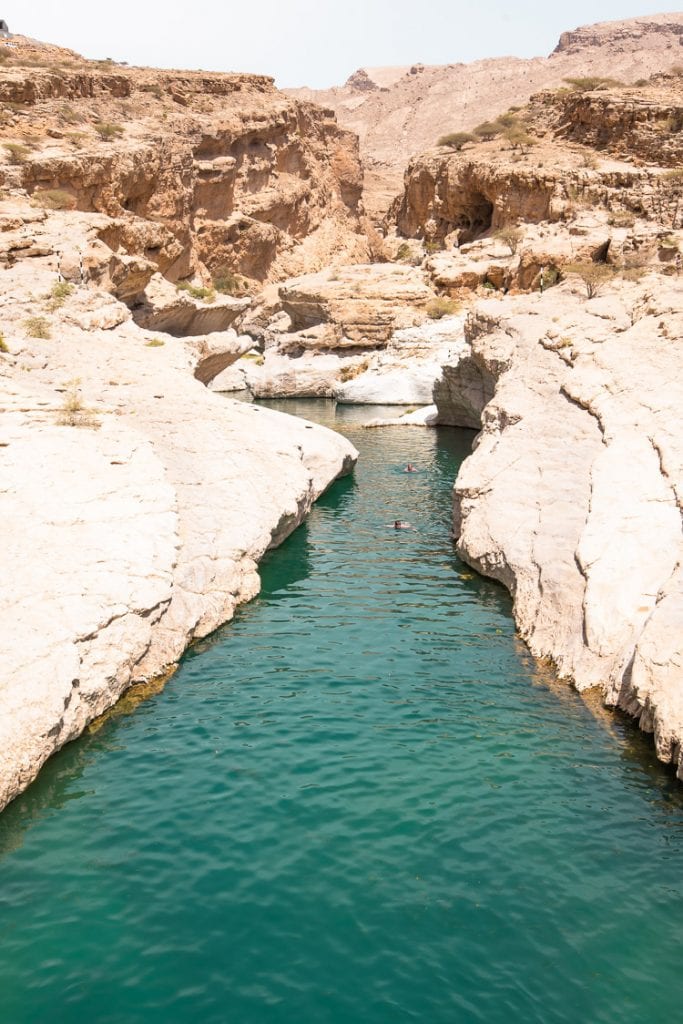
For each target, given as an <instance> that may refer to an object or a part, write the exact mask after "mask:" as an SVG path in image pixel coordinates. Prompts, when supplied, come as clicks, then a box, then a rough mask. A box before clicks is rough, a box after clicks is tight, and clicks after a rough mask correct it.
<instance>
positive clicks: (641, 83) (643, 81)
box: [633, 78, 650, 89]
mask: <svg viewBox="0 0 683 1024" xmlns="http://www.w3.org/2000/svg"><path fill="white" fill-rule="evenodd" d="M633 84H634V85H635V87H636V89H644V88H645V86H646V85H649V84H650V80H649V78H637V79H636V80H635V82H634V83H633Z"/></svg>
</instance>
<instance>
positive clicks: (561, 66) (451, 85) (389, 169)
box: [286, 13, 683, 216]
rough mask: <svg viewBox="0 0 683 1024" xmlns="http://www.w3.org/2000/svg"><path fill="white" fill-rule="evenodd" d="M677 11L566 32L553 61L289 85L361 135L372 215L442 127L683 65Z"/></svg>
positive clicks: (496, 62)
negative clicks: (572, 84) (573, 80)
mask: <svg viewBox="0 0 683 1024" xmlns="http://www.w3.org/2000/svg"><path fill="white" fill-rule="evenodd" d="M681 44H683V14H681V13H674V14H657V15H651V16H649V17H643V18H635V19H632V20H629V21H614V22H605V23H602V24H598V25H590V26H587V27H584V28H579V29H576V30H575V31H573V32H565V33H563V35H562V36H561V38H560V41H559V43H558V45H557V47H556V49H555V50H554V51H553V53H551V54H550V56H549V57H536V58H533V59H529V60H522V59H519V58H516V57H500V58H495V59H491V60H478V61H475V62H474V63H472V64H447V65H445V66H426V65H422V64H415V65H413V66H412V67H409V66H405V67H391V68H360V69H359V70H358V71H356V72H355V73H354V74H353V75H351V77H350V78H349V79H348V81H347V82H346V83H345V84H344V85H343V86H340V87H336V88H333V89H306V88H304V89H289V90H286V91H287V92H288V93H289V95H290V96H294V97H297V98H299V99H308V100H313V101H314V102H316V103H320V104H322V105H323V106H326V107H331V108H332V109H333V110H334V111H335V112H336V114H337V118H338V120H339V122H340V123H341V124H342V125H343V126H344V127H345V128H350V129H351V130H352V131H355V132H357V134H358V136H359V138H360V143H361V153H362V155H363V158H364V161H365V165H366V189H365V203H366V207H367V209H368V211H369V212H370V213H371V214H373V215H375V216H377V215H380V214H381V213H383V212H384V211H385V210H386V209H387V207H388V205H389V202H390V200H391V199H392V198H393V196H394V195H396V193H397V192H398V191H399V190H400V188H401V182H402V176H403V171H404V169H405V167H406V164H407V163H408V160H409V159H410V157H411V156H414V155H415V154H416V153H419V152H421V151H423V150H425V149H427V148H429V147H430V146H433V145H434V143H435V142H436V139H437V138H438V137H439V136H440V135H443V134H444V133H446V132H452V131H460V130H467V129H471V128H473V127H474V126H475V125H477V124H479V123H480V122H482V121H485V120H488V119H489V118H491V117H494V116H496V115H497V114H499V113H501V112H502V111H503V110H506V109H507V108H508V107H510V106H512V105H521V104H524V103H526V102H527V100H528V99H529V97H530V96H531V95H532V94H533V93H535V92H538V91H539V90H541V89H546V88H551V87H553V86H559V85H561V84H562V83H563V80H564V79H565V78H567V77H573V76H584V75H597V76H603V77H611V78H619V79H623V80H624V81H625V82H634V81H636V80H638V79H639V78H647V77H649V76H650V75H651V74H653V73H654V72H657V71H663V70H667V69H669V68H670V67H672V66H673V65H676V64H679V63H680V64H682V65H683V45H681Z"/></svg>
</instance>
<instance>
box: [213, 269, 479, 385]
mask: <svg viewBox="0 0 683 1024" xmlns="http://www.w3.org/2000/svg"><path fill="white" fill-rule="evenodd" d="M435 300H436V295H435V293H434V291H433V290H432V289H431V288H430V287H429V285H428V283H427V281H426V276H425V274H424V273H423V272H422V271H421V270H419V269H417V268H415V267H407V266H402V265H395V264H387V263H382V264H375V265H367V266H363V265H361V266H354V267H334V268H332V269H331V270H329V271H326V272H324V273H320V274H314V275H308V276H306V277H301V278H296V279H294V280H292V281H286V282H284V283H283V284H282V285H280V287H279V289H278V297H277V300H276V301H274V303H273V304H272V305H271V306H269V307H265V306H264V307H263V308H262V309H260V310H255V311H253V312H252V313H251V314H247V316H246V317H244V318H243V319H242V321H241V330H243V331H245V332H246V333H247V334H251V336H252V337H253V338H254V340H255V342H257V343H258V344H259V346H260V348H261V349H262V352H261V353H257V352H250V353H247V354H246V355H245V357H244V358H243V359H241V360H240V361H239V362H237V363H235V364H234V366H232V367H230V368H229V369H228V370H226V372H225V373H223V374H221V375H220V377H218V378H217V379H216V381H215V382H214V384H213V385H212V386H213V387H215V388H216V389H217V390H224V391H240V390H248V391H250V392H251V393H252V394H253V395H255V396H256V397H259V398H282V397H291V396H293V395H296V396H299V397H318V398H323V397H324V398H336V399H337V400H338V401H340V402H347V403H359V404H373V403H378V404H387V405H415V404H417V405H425V404H428V403H430V402H431V399H432V389H433V386H434V381H435V380H436V378H437V377H438V376H439V375H440V372H441V363H442V362H443V361H446V360H448V359H450V358H451V357H452V356H454V354H455V353H456V351H458V346H459V345H460V344H461V342H462V323H463V320H462V318H460V319H459V320H458V319H455V318H453V317H449V318H448V319H447V320H443V321H434V320H431V319H429V317H428V313H427V310H428V309H429V308H430V307H431V304H432V303H434V301H435Z"/></svg>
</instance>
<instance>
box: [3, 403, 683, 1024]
mask: <svg viewBox="0 0 683 1024" xmlns="http://www.w3.org/2000/svg"><path fill="white" fill-rule="evenodd" d="M286 408H287V409H291V410H293V411H297V410H298V411H300V412H302V413H305V414H308V415H309V416H311V417H316V418H321V419H327V420H328V421H329V420H330V418H331V417H333V415H334V411H333V408H332V407H331V406H330V405H329V404H326V403H293V402H291V403H289V404H287V406H286ZM367 415H368V413H367V410H359V411H356V410H353V409H346V410H344V409H342V410H340V413H339V419H338V421H337V424H338V427H339V429H341V430H342V431H343V432H345V433H347V434H348V435H349V436H350V437H351V438H352V440H353V441H354V443H356V445H357V446H358V447H359V448H360V449H361V450H362V461H361V463H360V464H359V467H358V470H357V473H356V476H355V479H347V480H344V481H340V482H338V483H337V484H336V485H335V486H334V487H333V488H332V489H331V490H330V491H329V492H328V494H327V495H326V496H325V497H324V498H323V499H322V500H321V501H320V503H319V504H318V506H317V507H316V509H315V510H314V512H313V513H312V515H311V517H310V520H309V521H308V523H307V524H306V525H305V526H304V527H302V528H301V529H300V530H299V531H297V533H296V534H294V535H293V536H292V537H291V538H290V539H289V540H288V541H287V543H286V544H285V545H284V546H283V547H282V548H281V549H280V550H278V551H276V552H273V553H272V554H271V555H269V556H268V558H267V560H266V562H265V563H264V566H263V594H262V596H261V598H260V599H259V600H257V601H256V602H254V603H252V604H251V605H249V606H246V607H245V608H244V609H242V610H241V612H240V613H239V614H238V616H237V617H236V619H235V620H234V621H233V622H232V623H231V624H230V625H228V626H227V627H225V628H224V629H223V630H221V631H220V633H218V634H217V635H216V636H215V637H212V638H211V640H210V641H207V642H204V643H202V644H201V645H199V646H197V647H196V648H195V649H194V650H193V651H192V652H190V654H189V655H188V656H187V657H186V658H185V660H184V662H183V664H182V666H181V668H180V670H179V672H178V673H177V674H176V676H175V677H174V678H173V679H172V680H171V681H170V683H169V684H168V685H167V687H166V688H165V690H164V691H163V692H162V693H159V694H157V695H156V696H153V697H151V698H150V699H149V700H148V701H147V702H145V703H143V704H141V705H140V706H139V707H138V708H137V710H136V711H135V713H134V714H129V715H124V714H120V715H119V716H118V717H114V718H111V719H110V720H108V721H107V722H106V723H105V724H104V725H103V726H102V728H101V729H100V730H99V731H98V732H96V733H94V734H92V735H88V736H86V737H84V738H82V739H81V740H80V741H78V742H77V743H74V744H71V745H70V746H69V747H67V748H66V749H65V750H63V751H62V752H61V753H60V754H59V755H57V757H55V758H54V759H53V760H52V761H51V762H50V763H49V764H48V765H47V766H46V768H45V770H44V772H43V774H42V776H41V778H40V779H39V780H38V782H37V783H36V784H35V785H34V786H33V787H32V788H31V789H30V790H29V791H28V792H27V793H26V794H25V795H24V796H23V797H22V798H20V799H19V800H17V801H16V802H15V803H14V804H13V805H11V806H10V807H9V808H8V809H7V811H6V812H5V813H4V814H3V815H2V816H0V935H1V940H0V1021H1V1022H2V1024H24V1022H26V1024H53V1022H54V1024H57V1022H59V1024H138V1022H140V1024H142V1022H144V1024H162V1022H163V1024H185V1022H199V1024H226V1022H229V1024H233V1022H234V1024H261V1022H263V1024H284V1022H287V1024H314V1022H315V1024H318V1022H323V1024H399V1022H409V1021H415V1022H420V1024H469V1022H482V1024H498V1022H501V1024H502V1022H506V1024H509V1022H518V1021H519V1022H525V1024H529V1022H542V1024H552V1022H567V1024H573V1022H586V1024H602V1022H610V1024H612V1022H613V1024H636V1022H637V1024H644V1022H663V1021H675V1020H680V1017H681V996H682V995H683V984H682V982H681V948H682V940H683V913H682V911H683V905H682V900H681V883H682V872H681V867H682V865H683V857H682V855H683V806H682V803H681V799H680V796H679V790H678V788H677V784H676V783H675V782H674V780H673V779H672V778H671V775H670V774H669V773H668V772H667V771H666V770H665V769H664V768H662V767H661V766H659V765H657V764H656V763H655V762H654V757H653V755H652V752H651V746H650V743H649V741H648V740H647V739H645V738H643V737H641V736H640V735H639V734H638V733H637V732H636V731H635V730H634V729H633V728H632V727H631V726H630V725H629V724H628V723H626V722H622V721H620V720H614V719H609V718H604V717H603V716H601V715H599V714H598V713H597V712H595V713H593V712H591V710H589V709H588V707H587V706H586V705H585V704H584V702H583V701H582V700H581V699H580V698H579V697H578V696H577V695H575V694H574V693H572V692H571V690H569V689H568V688H567V687H566V686H565V685H563V684H558V683H556V682H554V681H553V679H552V677H551V676H549V675H547V674H545V675H544V674H543V673H542V672H541V671H540V670H539V669H538V668H537V667H536V666H535V665H534V663H533V662H532V660H531V659H530V658H529V657H528V655H527V654H526V653H525V651H524V649H523V647H522V646H521V644H520V643H519V642H518V641H516V640H515V636H514V630H513V624H512V621H511V617H510V602H509V599H508V597H507V596H506V594H505V593H504V591H503V590H502V589H501V588H499V587H498V586H496V585H495V584H493V583H490V582H488V581H485V580H481V579H478V578H476V577H474V576H473V575H472V574H471V573H470V572H469V571H468V570H467V569H466V567H465V566H463V565H462V564H461V563H459V562H458V561H457V559H456V558H455V557H454V555H453V549H452V545H451V542H450V539H449V527H450V488H451V483H452V480H453V477H454V475H455V471H456V468H457V465H458V464H459V462H460V460H461V459H462V458H463V457H464V456H465V455H466V453H467V451H468V450H469V445H470V443H471V437H472V435H471V434H468V433H466V432H459V431H455V430H443V431H439V432H438V433H437V432H432V431H421V430H418V429H414V430H391V429H388V430H375V431H361V430H359V429H358V427H357V425H356V423H357V421H358V420H359V419H361V420H362V419H364V418H366V416H367ZM408 460H410V461H412V462H414V463H416V464H417V465H418V466H419V467H420V472H419V473H418V474H415V475H406V474H404V473H402V472H401V469H402V466H403V465H404V464H405V463H406V462H407V461H408ZM397 517H400V518H404V519H408V520H410V521H411V522H412V523H413V524H414V526H415V527H416V529H415V530H414V531H402V532H395V531H393V530H390V529H387V527H386V524H387V523H390V522H392V521H393V520H394V519H395V518H397Z"/></svg>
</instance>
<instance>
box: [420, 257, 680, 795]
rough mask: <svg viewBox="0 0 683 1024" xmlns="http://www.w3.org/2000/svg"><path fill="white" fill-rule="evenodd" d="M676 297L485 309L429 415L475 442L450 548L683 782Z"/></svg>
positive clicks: (555, 297) (545, 301)
mask: <svg viewBox="0 0 683 1024" xmlns="http://www.w3.org/2000/svg"><path fill="white" fill-rule="evenodd" d="M682 335H683V288H682V287H681V285H680V283H679V282H678V281H676V282H672V283H668V284H666V285H664V284H663V282H662V279H661V278H657V277H654V276H653V277H651V278H645V279H643V281H642V282H641V283H639V284H638V285H636V286H634V285H633V284H626V285H624V284H622V285H620V286H617V287H614V288H613V289H612V290H611V291H610V294H609V296H607V295H605V297H604V298H602V297H596V298H593V299H592V300H590V301H586V297H585V294H581V293H579V292H578V291H577V289H576V286H572V285H569V284H567V285H563V286H561V287H560V288H557V289H554V290H553V291H552V292H551V293H546V294H545V295H536V296H533V297H531V296H530V297H522V296H520V297H518V298H515V299H507V300H506V301H505V303H504V304H501V303H500V302H499V301H497V300H492V301H489V302H486V303H482V304H480V305H479V307H478V308H477V310H476V312H475V313H473V314H472V316H471V318H470V320H469V321H468V325H467V336H468V341H469V343H470V346H471V347H470V354H469V355H468V356H467V357H466V358H465V359H464V360H462V361H461V362H460V363H458V364H455V365H453V366H452V367H450V368H449V367H446V368H445V373H444V380H443V381H442V383H441V385H440V386H439V387H438V388H437V390H436V398H437V403H438V405H439V410H440V418H441V419H442V421H445V422H451V423H453V422H455V423H463V424H465V425H472V419H473V415H476V413H477V412H479V415H480V417H481V425H482V432H481V434H480V436H479V438H478V441H477V444H476V446H475V450H474V452H473V454H472V455H471V456H470V457H469V459H468V460H467V461H466V462H465V463H464V464H463V466H462V469H461V471H460V473H459V475H458V479H457V482H456V486H455V498H454V500H455V504H454V525H455V533H456V536H457V539H458V550H459V552H460V554H461V555H462V556H463V557H464V558H465V559H466V560H467V561H468V562H469V563H470V564H471V565H473V566H475V567H476V568H477V569H478V570H479V571H480V572H483V573H485V574H486V575H488V576H493V577H494V578H496V579H498V580H500V581H501V582H502V583H504V584H505V586H506V587H507V588H508V589H509V590H510V592H511V593H512V595H513V597H514V607H515V617H516V619H517V622H518V625H519V628H520V631H521V633H522V636H523V637H524V639H525V640H526V641H527V643H528V644H529V646H530V648H531V650H532V652H533V653H534V654H535V655H537V656H538V657H549V658H552V660H553V661H554V663H555V664H556V665H557V667H558V670H559V671H560V673H561V674H562V675H566V676H568V677H570V678H571V679H572V680H574V682H575V683H576V685H577V686H578V687H579V688H580V689H584V688H587V687H593V686H597V687H599V688H600V689H601V691H602V694H603V697H604V699H605V702H606V703H607V704H609V705H618V706H619V707H621V708H623V709H624V710H626V711H628V712H629V714H631V715H634V716H635V717H636V718H637V719H638V720H639V722H640V725H641V728H643V729H644V730H646V731H649V732H654V736H655V742H656V745H657V752H658V755H659V757H660V758H661V759H662V760H665V761H672V762H673V763H674V765H675V767H676V768H677V770H678V772H679V775H681V776H682V777H683V758H682V750H683V748H682V746H681V741H682V739H683V687H682V686H681V679H682V675H681V673H682V671H683V648H681V635H682V634H681V628H680V627H681V625H682V624H683V590H682V589H681V565H682V564H683V533H682V530H681V503H682V498H683V495H682V493H681V480H682V479H683V475H682V470H683V443H682V441H681V436H680V430H679V428H678V413H677V410H678V409H679V408H680V407H681V403H682V402H683V391H682V390H681V384H680V381H681V380H683V372H682V371H683V351H682V350H681V347H680V343H679V340H680V338H681V336H682Z"/></svg>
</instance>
